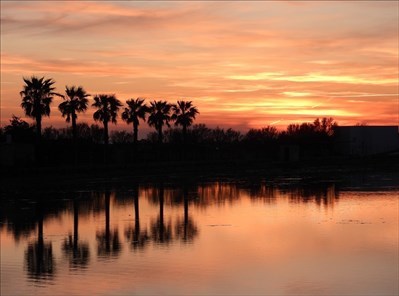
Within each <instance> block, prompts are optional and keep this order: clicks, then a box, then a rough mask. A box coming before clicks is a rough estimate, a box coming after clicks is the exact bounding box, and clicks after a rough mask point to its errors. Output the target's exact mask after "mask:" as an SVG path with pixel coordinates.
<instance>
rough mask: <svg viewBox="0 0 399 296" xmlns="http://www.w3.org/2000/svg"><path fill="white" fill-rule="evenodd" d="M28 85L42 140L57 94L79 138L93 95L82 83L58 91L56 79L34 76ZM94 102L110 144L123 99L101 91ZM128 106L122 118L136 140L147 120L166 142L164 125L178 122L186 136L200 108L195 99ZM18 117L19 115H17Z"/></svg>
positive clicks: (26, 102)
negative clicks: (80, 121)
mask: <svg viewBox="0 0 399 296" xmlns="http://www.w3.org/2000/svg"><path fill="white" fill-rule="evenodd" d="M23 80H24V82H25V85H24V86H23V89H22V91H21V92H20V95H21V98H22V103H21V107H22V109H23V110H24V111H25V114H26V115H27V116H28V117H31V118H33V119H34V120H35V123H36V136H37V140H38V141H40V139H41V137H42V118H43V117H45V116H50V104H51V103H52V101H53V98H54V97H55V96H58V97H61V98H62V99H63V102H62V103H61V104H59V105H58V109H59V110H60V112H61V114H62V117H65V118H66V122H71V123H72V138H73V140H74V141H76V140H77V138H78V133H77V131H78V130H77V118H78V114H79V113H83V112H85V111H86V110H87V109H88V107H89V100H88V98H89V97H91V95H90V94H88V93H87V92H86V91H85V89H84V88H83V87H81V86H78V87H76V86H66V87H65V94H60V93H57V92H55V87H54V83H55V81H54V80H53V79H51V78H50V79H45V78H44V77H41V78H38V77H36V76H32V77H31V78H30V79H28V78H23ZM93 100H94V103H93V104H92V105H91V106H92V107H94V108H95V109H96V111H95V112H94V113H93V119H94V120H95V121H97V122H101V123H102V124H103V137H104V138H103V139H104V143H105V144H108V143H109V132H108V128H109V124H110V123H114V124H116V122H117V117H118V113H119V111H120V109H121V107H122V106H123V104H122V102H121V101H120V100H118V99H117V98H116V96H115V95H108V94H97V95H94V96H93ZM126 104H127V107H125V108H124V110H123V112H122V114H121V118H122V120H124V121H125V122H126V123H128V124H132V126H133V141H134V143H137V141H138V127H139V124H140V120H143V121H146V115H148V119H147V123H148V125H149V126H151V127H154V128H155V130H156V132H157V133H158V141H159V142H162V138H163V127H164V126H170V122H171V121H174V122H175V125H177V126H181V127H182V130H183V135H185V134H186V131H187V127H188V126H190V125H191V124H192V123H193V121H194V119H195V117H196V115H197V114H199V111H198V109H197V108H196V107H195V106H193V103H192V101H177V104H170V103H168V102H166V101H164V100H158V101H156V100H154V101H151V102H150V104H149V105H147V104H145V103H144V99H140V98H137V99H129V100H127V101H126ZM13 120H14V121H15V120H17V118H13Z"/></svg>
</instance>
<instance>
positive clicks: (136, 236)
mask: <svg viewBox="0 0 399 296" xmlns="http://www.w3.org/2000/svg"><path fill="white" fill-rule="evenodd" d="M133 198H134V223H135V224H134V227H129V228H127V229H126V231H125V236H126V238H127V240H128V241H130V242H131V247H132V249H133V250H138V249H144V248H145V247H146V246H147V245H148V243H149V239H150V237H149V235H148V232H147V230H146V229H145V230H141V228H140V211H139V190H138V187H137V186H135V187H134V189H133Z"/></svg>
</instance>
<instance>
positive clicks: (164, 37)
mask: <svg viewBox="0 0 399 296" xmlns="http://www.w3.org/2000/svg"><path fill="white" fill-rule="evenodd" d="M398 36H399V3H398V2H397V1H387V2H384V1H378V2H377V1H375V2H374V1H370V2H362V1H352V2H345V1H323V2H318V1H308V2H298V1H278V2H277V1H276V2H274V1H258V2H249V1H242V2H239V1H231V2H229V1H219V2H211V1H204V2H201V1H191V2H185V1H177V2H171V1H163V2H153V1H151V2H149V3H148V2H139V1H138V2H133V1H132V2H130V1H121V2H117V1H110V2H107V1H99V2H91V1H90V2H89V1H81V2H79V1H64V2H63V1H57V2H55V1H43V2H40V1H27V2H23V1H1V123H2V125H4V124H8V122H9V121H8V120H9V119H10V117H11V115H12V114H15V115H18V116H22V117H23V118H24V119H26V120H27V121H29V122H32V120H31V119H27V118H25V117H24V114H23V110H22V109H21V108H20V102H21V99H20V96H19V91H20V90H21V88H22V85H23V81H22V77H23V76H27V77H28V76H31V75H37V76H46V77H51V78H53V79H54V80H55V81H56V87H57V91H59V92H63V90H64V88H65V85H82V86H83V87H84V88H85V89H86V90H87V91H88V92H89V93H91V94H97V93H115V94H116V96H117V98H119V99H120V100H121V101H122V102H125V101H126V100H127V99H129V98H132V97H144V98H148V99H166V100H168V101H170V102H175V101H176V100H178V99H187V100H192V101H194V104H195V105H196V106H198V108H199V110H200V112H201V114H200V115H199V117H198V119H197V121H196V122H197V123H206V124H207V125H210V126H216V125H219V126H222V127H233V128H237V129H240V130H242V131H245V130H247V129H248V128H251V127H262V126H266V125H269V124H275V125H276V126H277V127H279V128H284V127H285V126H286V125H287V124H289V123H298V122H303V121H313V120H314V119H315V118H316V117H324V116H332V117H334V118H335V119H336V120H337V121H338V123H339V124H341V125H346V124H355V123H359V122H363V123H368V124H370V125H373V124H375V125H381V124H384V125H385V124H387V125H396V124H398V118H399V98H398V93H399V90H398V87H399V83H398V80H399V69H398V68H399V37H398ZM60 102H61V99H58V98H57V99H55V100H54V103H53V105H52V113H51V117H50V118H45V119H44V121H43V126H48V125H53V126H57V127H62V126H65V125H66V123H65V121H64V119H63V118H62V117H61V113H60V112H59V111H58V109H57V106H58V104H59V103H60ZM92 113H93V109H92V108H90V110H89V111H88V112H87V113H86V114H84V115H80V116H79V118H78V121H86V122H89V123H91V122H92ZM144 126H145V125H143V127H144ZM118 128H128V127H127V126H126V124H125V123H123V122H119V124H118Z"/></svg>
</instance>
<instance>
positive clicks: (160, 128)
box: [158, 126, 163, 144]
mask: <svg viewBox="0 0 399 296" xmlns="http://www.w3.org/2000/svg"><path fill="white" fill-rule="evenodd" d="M162 138H163V135H162V126H160V127H159V128H158V142H159V144H162V140H163V139H162Z"/></svg>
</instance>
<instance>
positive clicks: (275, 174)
mask: <svg viewBox="0 0 399 296" xmlns="http://www.w3.org/2000/svg"><path fill="white" fill-rule="evenodd" d="M361 174H388V175H393V176H396V175H398V176H399V154H390V155H377V156H372V157H371V156H370V157H363V158H323V159H308V160H303V161H297V162H280V161H267V160H259V161H245V160H219V161H173V162H148V163H137V164H134V165H130V164H129V165H120V164H119V165H89V166H87V165H85V166H73V165H71V166H58V167H57V166H53V167H30V168H8V169H7V168H1V172H0V177H1V179H2V183H3V185H2V191H8V190H13V189H22V188H23V187H28V188H32V189H36V188H53V187H54V186H55V187H57V188H60V187H70V186H76V187H87V186H89V185H91V186H95V185H96V184H97V185H106V184H108V185H112V184H114V185H116V184H129V183H132V182H138V183H147V182H166V183H167V182H179V180H186V179H190V178H191V179H197V180H200V181H206V180H212V179H213V180H214V179H218V180H224V179H225V180H229V179H240V178H241V179H246V178H248V179H251V178H263V179H269V178H270V179H274V178H279V177H280V178H281V177H286V178H287V177H290V178H302V179H328V180H334V179H336V180H340V179H342V178H346V177H350V176H351V175H361Z"/></svg>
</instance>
